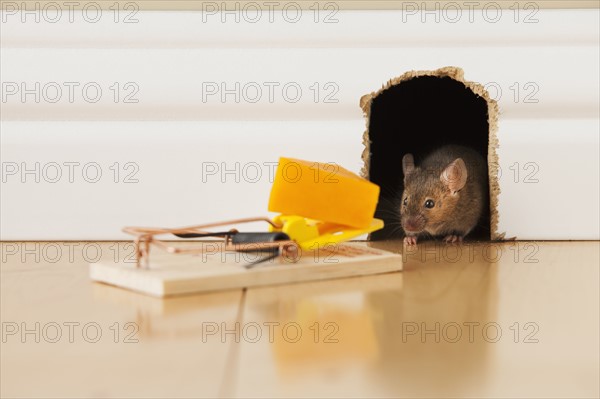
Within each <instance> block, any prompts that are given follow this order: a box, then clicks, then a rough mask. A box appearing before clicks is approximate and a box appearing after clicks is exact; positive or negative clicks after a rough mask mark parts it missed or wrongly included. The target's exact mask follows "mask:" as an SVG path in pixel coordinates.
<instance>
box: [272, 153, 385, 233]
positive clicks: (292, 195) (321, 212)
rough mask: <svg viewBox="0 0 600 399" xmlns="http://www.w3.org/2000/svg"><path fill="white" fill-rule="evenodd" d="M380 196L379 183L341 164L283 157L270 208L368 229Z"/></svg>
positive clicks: (280, 161) (273, 210)
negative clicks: (366, 178) (358, 174)
mask: <svg viewBox="0 0 600 399" xmlns="http://www.w3.org/2000/svg"><path fill="white" fill-rule="evenodd" d="M378 198H379V186H377V185H376V184H373V183H371V182H370V181H368V180H365V179H363V178H361V177H360V176H357V175H356V174H354V173H352V172H350V171H348V170H346V169H344V168H342V167H340V166H339V165H336V164H327V163H319V162H310V161H303V160H300V159H293V158H280V159H279V166H278V167H277V171H276V174H275V180H274V182H273V188H272V189H271V196H270V198H269V211H271V212H279V213H282V214H285V215H298V216H303V217H306V218H310V219H315V220H321V221H325V222H330V223H337V224H341V225H345V226H351V227H357V228H365V227H368V226H369V225H370V224H371V221H372V220H373V215H374V214H375V207H376V206H377V200H378Z"/></svg>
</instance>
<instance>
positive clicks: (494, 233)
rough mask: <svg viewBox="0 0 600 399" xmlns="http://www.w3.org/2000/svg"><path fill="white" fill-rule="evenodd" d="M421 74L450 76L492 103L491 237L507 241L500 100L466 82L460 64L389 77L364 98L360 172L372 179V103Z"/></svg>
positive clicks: (489, 142) (490, 111)
mask: <svg viewBox="0 0 600 399" xmlns="http://www.w3.org/2000/svg"><path fill="white" fill-rule="evenodd" d="M421 76H434V77H440V78H441V77H448V78H451V79H453V80H455V81H457V82H460V83H462V84H463V85H465V87H467V88H468V89H469V90H471V91H472V92H473V93H474V94H476V95H477V96H479V97H482V98H483V99H484V100H485V101H486V102H487V104H488V159H487V162H488V179H489V187H490V236H491V239H492V240H503V239H504V233H498V217H499V216H498V196H499V195H500V184H499V182H498V168H499V161H498V153H497V151H496V150H497V148H498V146H499V143H498V136H497V131H498V114H499V110H498V103H497V102H496V101H495V100H493V99H492V98H491V97H490V95H489V93H488V92H487V90H485V88H484V87H483V86H482V85H481V84H479V83H477V82H469V81H465V78H464V71H463V70H462V69H461V68H458V67H452V66H448V67H443V68H440V69H436V70H433V71H409V72H406V73H404V74H402V75H401V76H399V77H397V78H393V79H391V80H389V81H388V82H387V83H386V84H385V85H383V86H382V87H381V89H379V90H378V91H375V92H372V93H370V94H366V95H364V96H362V97H361V99H360V107H361V108H362V110H363V114H364V116H365V118H366V130H365V132H364V134H363V145H364V147H365V148H364V149H363V152H362V157H361V158H362V160H363V167H362V169H361V171H360V174H361V176H362V177H364V178H365V179H369V165H370V156H371V140H370V138H369V123H370V121H371V103H372V102H373V99H374V98H375V97H377V96H379V95H380V94H381V93H383V92H384V91H385V90H387V89H389V88H390V87H392V86H396V85H399V84H401V83H403V82H406V81H408V80H411V79H414V78H417V77H421Z"/></svg>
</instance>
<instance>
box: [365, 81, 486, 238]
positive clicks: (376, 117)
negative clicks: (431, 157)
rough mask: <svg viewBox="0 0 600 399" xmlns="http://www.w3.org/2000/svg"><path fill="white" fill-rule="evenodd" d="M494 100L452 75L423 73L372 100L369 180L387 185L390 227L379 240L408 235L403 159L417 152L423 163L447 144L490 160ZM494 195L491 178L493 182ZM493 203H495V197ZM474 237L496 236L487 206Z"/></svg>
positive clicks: (383, 204)
mask: <svg viewBox="0 0 600 399" xmlns="http://www.w3.org/2000/svg"><path fill="white" fill-rule="evenodd" d="M488 136H489V125H488V104H487V101H486V100H485V99H484V98H483V97H481V96H479V95H477V94H475V93H473V92H472V91H471V90H470V89H469V88H468V87H466V86H465V85H464V84H463V83H461V82H459V81H457V80H454V79H452V78H449V77H436V76H421V77H415V78H412V79H410V80H407V81H403V82H401V83H399V84H397V85H394V86H391V87H390V88H388V89H386V90H384V91H383V92H381V93H380V94H379V95H378V96H376V97H375V98H373V100H372V102H371V113H370V121H369V139H370V140H371V156H370V165H369V178H370V180H371V181H373V182H374V183H377V184H378V185H379V186H380V187H381V194H380V198H379V205H378V206H377V211H376V214H375V215H376V216H375V217H377V218H380V219H383V220H384V222H385V225H386V227H385V228H384V229H382V230H380V231H377V232H375V233H373V234H372V235H371V238H372V239H374V240H380V239H388V238H396V237H401V236H403V234H404V233H403V231H402V229H401V228H398V227H399V224H398V223H399V216H397V215H398V214H399V212H398V209H399V208H398V207H399V205H400V195H401V193H402V190H403V189H404V184H403V180H404V176H403V174H402V157H403V156H404V154H406V153H412V154H413V155H414V156H415V163H416V164H417V165H418V164H419V163H420V162H421V160H422V159H423V157H424V156H425V155H427V154H428V153H429V152H430V151H432V150H434V149H435V148H437V147H440V146H442V145H445V144H459V145H464V146H469V147H471V148H473V149H475V150H476V151H478V152H479V153H480V154H481V155H482V156H483V158H484V159H486V160H487V155H488V140H489V137H488ZM487 192H488V196H489V182H488V190H487ZM487 203H488V204H489V198H488V201H487ZM468 238H470V239H482V240H489V239H490V210H489V205H488V206H486V208H485V212H484V216H483V218H482V220H481V221H480V223H479V225H478V226H477V228H476V229H475V230H474V231H473V232H472V233H471V234H469V236H468Z"/></svg>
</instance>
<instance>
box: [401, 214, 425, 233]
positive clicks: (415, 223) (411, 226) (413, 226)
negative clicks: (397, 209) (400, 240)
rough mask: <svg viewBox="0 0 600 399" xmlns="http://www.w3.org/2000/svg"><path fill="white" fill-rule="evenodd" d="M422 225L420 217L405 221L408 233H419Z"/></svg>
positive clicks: (409, 218) (412, 217)
mask: <svg viewBox="0 0 600 399" xmlns="http://www.w3.org/2000/svg"><path fill="white" fill-rule="evenodd" d="M420 224H421V223H420V220H419V218H418V217H414V216H411V217H408V218H406V220H405V221H404V229H405V230H408V231H418V230H420V227H421V226H420Z"/></svg>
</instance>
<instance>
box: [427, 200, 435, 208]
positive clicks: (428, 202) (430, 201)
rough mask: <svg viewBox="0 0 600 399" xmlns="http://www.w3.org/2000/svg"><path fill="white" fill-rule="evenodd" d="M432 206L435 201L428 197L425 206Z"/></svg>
mask: <svg viewBox="0 0 600 399" xmlns="http://www.w3.org/2000/svg"><path fill="white" fill-rule="evenodd" d="M434 206H435V202H433V200H430V199H429V200H427V201H425V208H429V209H431V208H433V207H434Z"/></svg>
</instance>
